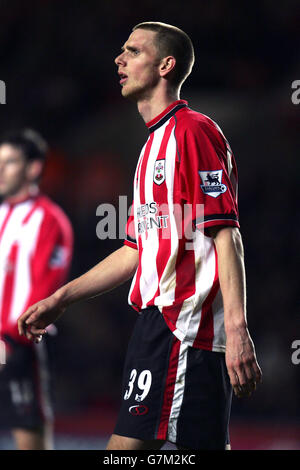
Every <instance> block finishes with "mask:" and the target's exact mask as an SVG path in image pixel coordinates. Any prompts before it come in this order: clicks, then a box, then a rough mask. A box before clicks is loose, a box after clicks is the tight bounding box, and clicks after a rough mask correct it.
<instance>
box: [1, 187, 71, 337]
mask: <svg viewBox="0 0 300 470" xmlns="http://www.w3.org/2000/svg"><path fill="white" fill-rule="evenodd" d="M72 250H73V230H72V226H71V223H70V221H69V219H68V217H67V216H66V214H65V213H64V212H63V211H62V209H61V208H60V207H59V206H58V205H57V204H55V203H54V202H53V201H51V200H50V199H49V198H48V197H46V196H44V195H42V194H38V195H36V196H35V197H29V198H27V199H26V200H24V201H22V202H19V203H17V204H13V205H12V204H8V203H6V202H4V203H2V204H1V205H0V336H1V337H4V335H9V336H11V337H12V338H14V340H15V341H17V342H21V343H26V344H28V345H30V344H32V343H31V342H30V341H29V340H27V339H26V337H24V336H20V335H19V334H18V328H17V320H18V318H19V316H20V315H21V314H22V313H24V311H25V310H26V309H27V308H28V307H29V306H30V305H32V304H34V303H35V302H38V301H39V300H41V299H43V298H45V297H48V296H49V295H51V294H52V293H53V292H54V291H55V290H56V289H58V288H59V287H60V286H61V285H62V284H63V283H64V282H65V281H66V278H67V275H68V272H69V268H70V263H71V259H72Z"/></svg>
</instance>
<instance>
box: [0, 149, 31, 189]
mask: <svg viewBox="0 0 300 470" xmlns="http://www.w3.org/2000/svg"><path fill="white" fill-rule="evenodd" d="M27 166H28V164H27V162H26V159H25V158H24V156H23V154H22V151H21V150H20V149H18V148H17V147H14V146H12V145H9V144H2V145H0V196H1V197H4V198H5V197H10V196H15V195H17V194H18V193H19V192H20V191H22V190H23V188H24V187H25V186H26V184H27V183H28V182H27Z"/></svg>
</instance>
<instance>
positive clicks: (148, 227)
mask: <svg viewBox="0 0 300 470" xmlns="http://www.w3.org/2000/svg"><path fill="white" fill-rule="evenodd" d="M147 127H148V129H149V138H148V140H147V142H146V144H145V145H144V147H143V149H142V151H141V154H140V158H139V160H138V164H137V168H136V173H135V176H134V188H133V191H134V202H133V205H132V211H131V213H130V216H129V218H128V222H127V227H126V239H125V242H124V243H125V244H126V245H128V246H130V247H132V248H136V249H138V252H139V264H138V268H137V271H136V273H135V276H134V278H133V281H132V285H131V288H130V292H129V304H130V305H132V306H133V307H134V308H135V309H136V310H137V311H141V310H142V309H144V308H147V307H150V306H157V307H158V308H159V310H160V311H161V313H162V315H163V317H164V319H165V321H166V323H167V325H168V326H169V328H170V329H171V330H172V331H173V333H174V335H175V336H176V337H177V338H178V339H179V340H180V341H183V342H185V343H187V344H188V345H191V346H194V347H197V348H201V349H207V350H213V351H221V352H223V351H225V346H226V338H225V331H224V309H223V302H222V295H221V291H220V285H219V277H218V260H217V253H216V248H215V244H214V241H213V239H212V238H211V237H210V236H209V233H208V231H207V228H208V227H213V226H216V225H225V226H232V227H239V221H238V206H237V179H238V176H237V168H236V163H235V160H234V157H233V154H232V151H231V148H230V146H229V143H228V142H227V140H226V138H225V137H224V135H223V133H222V131H221V129H220V128H219V126H218V125H217V124H216V123H215V122H214V121H213V120H212V119H210V118H209V117H207V116H205V115H203V114H201V113H198V112H195V111H193V110H191V109H190V108H189V107H188V103H187V102H186V101H184V100H179V101H176V102H174V103H173V104H172V105H170V106H169V107H168V108H167V109H166V110H165V111H164V112H163V113H161V114H160V115H159V116H157V117H156V118H155V119H153V120H152V121H151V122H149V123H148V124H147Z"/></svg>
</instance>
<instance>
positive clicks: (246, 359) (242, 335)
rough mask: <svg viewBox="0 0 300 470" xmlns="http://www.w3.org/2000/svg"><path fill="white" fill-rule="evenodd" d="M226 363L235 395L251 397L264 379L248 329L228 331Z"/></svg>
mask: <svg viewBox="0 0 300 470" xmlns="http://www.w3.org/2000/svg"><path fill="white" fill-rule="evenodd" d="M226 365H227V370H228V374H229V377H230V382H231V385H232V387H233V391H234V393H235V395H236V396H237V397H239V398H242V397H249V396H250V395H251V394H252V393H253V392H254V390H255V389H256V385H257V384H258V383H260V382H261V381H262V372H261V369H260V367H259V365H258V362H257V359H256V354H255V348H254V344H253V341H252V339H251V337H250V335H249V332H248V330H247V329H244V330H242V331H239V330H237V331H234V332H231V333H229V334H228V333H227V341H226Z"/></svg>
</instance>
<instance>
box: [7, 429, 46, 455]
mask: <svg viewBox="0 0 300 470" xmlns="http://www.w3.org/2000/svg"><path fill="white" fill-rule="evenodd" d="M12 435H13V437H14V440H15V443H16V447H17V449H18V450H52V449H53V439H52V424H51V423H45V424H44V425H43V426H41V427H40V428H33V429H25V428H15V429H13V430H12Z"/></svg>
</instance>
